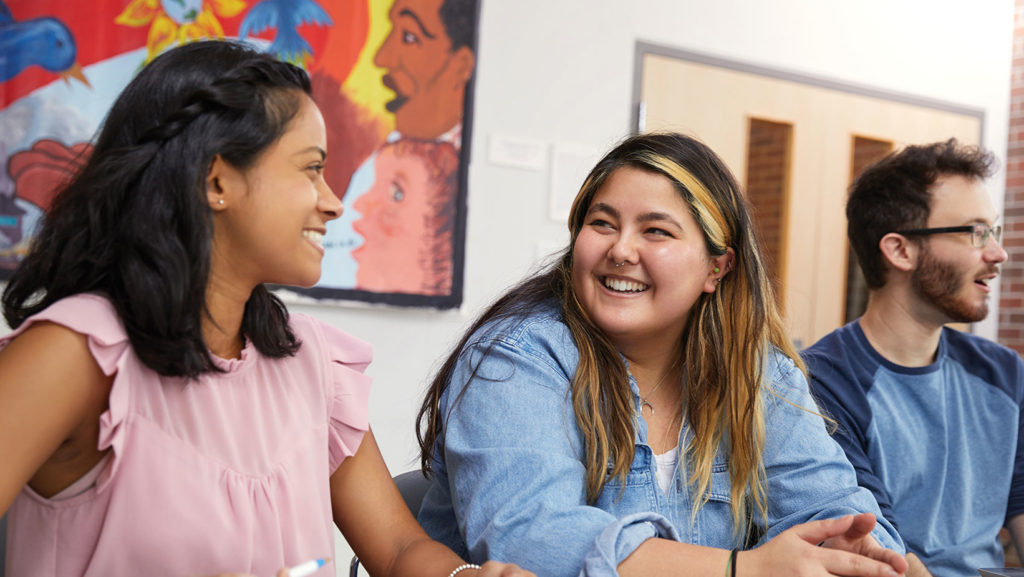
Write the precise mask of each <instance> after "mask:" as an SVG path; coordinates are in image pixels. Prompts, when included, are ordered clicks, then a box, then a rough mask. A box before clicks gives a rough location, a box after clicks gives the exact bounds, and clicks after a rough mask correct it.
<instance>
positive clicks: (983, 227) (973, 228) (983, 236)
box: [896, 223, 1003, 248]
mask: <svg viewBox="0 0 1024 577" xmlns="http://www.w3.org/2000/svg"><path fill="white" fill-rule="evenodd" d="M947 232H969V233H971V246H973V247H974V248H985V246H986V245H988V239H989V237H992V238H994V239H996V242H1000V240H1001V239H1002V238H1003V227H1001V226H998V225H997V226H989V225H987V224H980V223H979V224H970V225H965V226H940V227H938V228H914V229H910V230H897V231H896V234H902V235H906V236H910V235H920V236H927V235H931V234H944V233H947Z"/></svg>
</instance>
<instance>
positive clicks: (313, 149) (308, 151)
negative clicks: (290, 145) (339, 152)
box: [293, 146, 327, 160]
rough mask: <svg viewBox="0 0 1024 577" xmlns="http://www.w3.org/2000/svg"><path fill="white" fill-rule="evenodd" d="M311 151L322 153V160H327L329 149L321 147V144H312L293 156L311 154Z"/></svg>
mask: <svg viewBox="0 0 1024 577" xmlns="http://www.w3.org/2000/svg"><path fill="white" fill-rule="evenodd" d="M310 152H318V153H320V160H327V151H326V150H324V149H322V148H320V147H319V146H310V147H309V148H303V149H302V150H300V151H298V152H296V153H295V154H294V155H293V156H302V155H303V154H309V153H310Z"/></svg>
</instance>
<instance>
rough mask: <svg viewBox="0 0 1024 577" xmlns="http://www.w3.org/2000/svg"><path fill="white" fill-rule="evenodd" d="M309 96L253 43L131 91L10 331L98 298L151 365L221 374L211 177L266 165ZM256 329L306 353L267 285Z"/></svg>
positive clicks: (11, 307)
mask: <svg viewBox="0 0 1024 577" xmlns="http://www.w3.org/2000/svg"><path fill="white" fill-rule="evenodd" d="M309 93H310V83H309V78H308V77H307V75H306V73H305V72H304V71H303V70H302V69H300V68H297V67H295V66H293V65H291V64H288V63H284V62H280V61H277V60H275V59H274V58H272V57H271V56H268V55H266V54H263V53H260V52H257V51H255V50H253V49H251V48H248V47H246V46H244V45H242V44H240V43H235V42H226V41H206V42H195V43H190V44H186V45H184V46H180V47H177V48H174V49H172V50H170V51H168V52H166V53H164V54H163V55H161V56H159V57H158V58H156V59H155V60H153V62H152V63H150V64H149V65H148V66H146V67H145V68H143V69H142V71H141V72H140V73H139V74H138V76H136V77H135V79H134V80H132V82H131V83H130V84H129V85H128V86H127V87H126V88H125V89H124V91H123V92H122V93H121V94H120V96H118V98H117V101H116V102H115V103H114V105H113V107H112V108H111V110H110V112H109V114H108V115H107V118H106V120H105V121H104V124H103V128H102V129H101V131H100V133H99V136H98V138H97V140H96V144H95V147H94V149H93V152H92V154H91V156H90V158H89V159H88V162H87V163H86V165H85V167H84V168H83V169H82V171H81V172H80V173H79V174H78V175H76V176H75V178H74V179H73V180H72V181H71V182H70V183H69V184H68V185H67V187H66V188H65V189H64V190H63V191H61V192H60V193H59V194H58V195H57V197H56V199H55V200H54V202H53V205H52V207H51V209H50V211H49V212H48V213H47V215H46V216H45V219H44V220H43V223H42V228H41V230H40V231H39V233H38V235H37V236H36V237H35V239H34V241H33V243H32V246H31V248H30V250H29V253H28V255H27V256H26V257H25V259H24V261H23V262H22V263H21V265H20V266H19V267H18V269H17V270H16V271H15V272H14V275H13V277H12V278H11V279H10V283H9V284H8V286H7V289H6V290H5V291H4V295H3V312H4V317H5V318H6V319H7V322H8V324H10V326H11V327H17V326H19V325H20V324H21V323H22V322H24V321H25V319H26V318H28V317H29V316H31V315H33V314H36V313H38V312H39V311H41V310H43V309H45V308H46V307H48V306H49V305H50V304H52V303H54V302H56V301H58V300H60V299H62V298H65V297H68V296H71V295H75V294H78V293H85V292H97V293H101V294H104V295H105V296H106V297H108V298H109V299H110V301H111V302H112V303H113V305H114V307H115V308H116V310H117V312H118V314H119V316H120V317H121V320H122V322H123V323H124V326H125V329H126V331H127V333H128V336H129V338H130V339H131V343H132V347H133V348H134V350H135V352H136V354H138V356H139V358H140V359H141V360H142V362H143V363H145V364H146V366H148V367H149V368H151V369H153V370H154V371H156V372H157V373H159V374H161V375H167V376H182V377H190V378H194V377H196V376H197V375H199V374H201V373H203V372H207V371H216V370H219V369H217V367H216V365H215V364H214V363H213V359H212V358H211V356H210V352H209V350H208V348H207V346H206V343H205V341H204V339H203V335H202V330H201V328H202V322H201V321H202V319H203V318H204V316H205V315H206V314H207V310H206V286H207V281H208V279H209V275H210V246H211V238H212V234H213V221H212V215H211V210H210V208H209V206H208V204H207V202H206V195H205V179H206V175H207V173H208V171H209V168H210V165H211V163H212V162H213V159H214V157H215V156H217V155H220V156H221V157H222V158H224V159H225V160H226V161H228V162H229V163H230V164H232V165H233V166H236V167H238V168H240V169H243V170H244V169H245V168H247V167H250V166H252V165H253V164H254V163H255V162H256V160H257V159H258V158H259V157H260V155H261V154H262V153H263V152H264V151H265V150H266V149H267V148H268V147H269V146H270V145H271V144H272V143H273V142H274V141H276V140H277V139H278V138H279V137H280V136H281V135H282V134H283V133H284V132H285V129H286V128H287V125H288V123H289V122H290V121H291V119H292V118H293V117H294V116H295V115H296V114H297V113H298V110H299V107H300V105H301V98H302V95H303V94H309ZM242 332H243V334H244V335H245V336H246V337H247V338H248V339H250V340H251V341H252V343H253V345H254V346H255V347H256V349H257V350H259V351H260V353H262V354H264V355H266V356H269V357H275V358H277V357H284V356H289V355H292V354H294V353H295V351H296V350H298V347H299V343H298V341H297V339H296V338H295V335H294V334H293V333H292V332H291V330H290V328H289V326H288V313H287V311H286V310H285V308H284V305H283V304H282V303H281V302H280V300H279V299H277V298H276V297H275V296H274V295H272V294H271V293H270V292H269V291H268V290H267V289H266V288H265V287H263V286H258V287H256V289H255V290H253V292H252V294H251V295H250V297H249V300H248V302H247V303H246V306H245V313H244V317H243V320H242Z"/></svg>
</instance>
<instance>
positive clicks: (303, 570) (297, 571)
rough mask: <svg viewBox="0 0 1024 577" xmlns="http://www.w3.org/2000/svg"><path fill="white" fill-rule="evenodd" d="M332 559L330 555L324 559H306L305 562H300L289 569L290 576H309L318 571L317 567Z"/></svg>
mask: <svg viewBox="0 0 1024 577" xmlns="http://www.w3.org/2000/svg"><path fill="white" fill-rule="evenodd" d="M330 560H331V558H330V557H326V558H324V559H314V560H312V561H306V562H305V563H299V564H298V565H296V566H294V567H291V568H289V569H288V576H289V577H309V576H310V575H312V574H313V573H316V572H317V569H320V568H321V567H323V566H324V565H326V564H327V562H328V561H330Z"/></svg>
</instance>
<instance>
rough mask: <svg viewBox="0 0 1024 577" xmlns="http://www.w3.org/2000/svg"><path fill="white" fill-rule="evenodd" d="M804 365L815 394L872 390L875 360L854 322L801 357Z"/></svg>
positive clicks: (814, 345)
mask: <svg viewBox="0 0 1024 577" xmlns="http://www.w3.org/2000/svg"><path fill="white" fill-rule="evenodd" d="M800 358H802V359H803V361H804V363H805V364H806V365H807V373H808V378H809V381H810V383H811V387H812V388H813V389H815V392H816V393H818V392H826V393H828V392H832V393H835V392H837V391H839V392H843V396H846V395H849V394H851V393H852V392H853V391H854V390H867V389H869V388H870V387H871V384H872V381H873V378H874V374H875V371H876V369H877V366H878V363H879V361H878V359H875V358H873V357H872V356H871V353H870V351H869V350H868V345H867V343H866V341H865V340H864V338H863V335H862V334H861V333H860V328H859V327H858V326H857V325H856V321H854V322H851V323H849V324H847V325H845V326H842V327H840V328H838V329H836V330H834V331H832V332H830V333H828V334H827V335H825V336H824V337H822V338H821V339H820V340H818V342H816V343H814V344H813V345H811V346H810V347H808V348H806V349H804V350H803V351H801V353H800Z"/></svg>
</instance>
